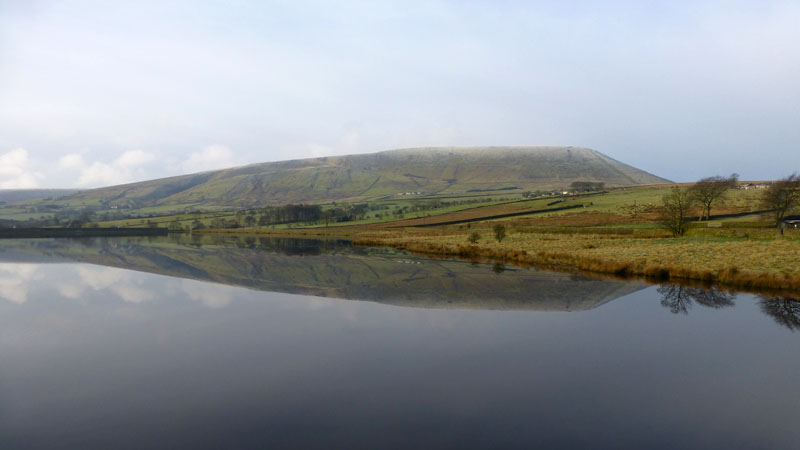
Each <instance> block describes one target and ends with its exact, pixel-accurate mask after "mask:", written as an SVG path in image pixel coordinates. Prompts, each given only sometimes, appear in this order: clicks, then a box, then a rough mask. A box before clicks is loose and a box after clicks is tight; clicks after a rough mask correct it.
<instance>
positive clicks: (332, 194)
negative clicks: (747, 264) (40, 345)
mask: <svg viewBox="0 0 800 450" xmlns="http://www.w3.org/2000/svg"><path fill="white" fill-rule="evenodd" d="M573 181H595V182H605V183H606V185H607V186H609V187H614V186H632V185H642V184H657V183H664V182H667V180H664V179H663V178H659V177H657V176H654V175H651V174H649V173H647V172H644V171H642V170H639V169H636V168H634V167H631V166H628V165H626V164H623V163H621V162H619V161H616V160H614V159H611V158H609V157H608V156H606V155H604V154H602V153H600V152H597V151H594V150H591V149H587V148H581V147H458V148H456V147H439V148H418V149H403V150H391V151H385V152H379V153H371V154H363V155H348V156H336V157H325V158H313V159H301V160H291V161H281V162H270V163H260V164H252V165H248V166H242V167H234V168H230V169H224V170H217V171H210V172H203V173H197V174H192V175H184V176H178V177H171V178H164V179H158V180H150V181H144V182H139V183H132V184H126V185H119V186H111V187H106V188H100V189H93V190H89V191H83V192H80V193H76V194H73V195H68V196H65V197H62V198H61V199H59V201H58V202H56V203H59V204H62V205H70V206H76V205H93V204H94V205H96V204H98V203H99V204H103V205H104V206H107V207H111V208H114V207H118V208H142V207H154V206H169V207H174V208H176V209H179V208H192V207H198V208H208V207H214V206H217V207H220V206H225V207H230V206H239V207H243V206H248V207H249V206H267V205H283V204H287V203H301V202H305V203H323V202H330V201H344V200H348V201H362V200H374V199H380V198H388V197H390V196H397V195H400V194H406V193H413V194H411V195H415V196H424V195H442V194H464V193H468V192H487V191H494V190H502V189H506V190H512V191H516V192H521V191H522V190H537V189H543V190H550V189H563V188H567V187H568V186H569V185H570V183H572V182H573Z"/></svg>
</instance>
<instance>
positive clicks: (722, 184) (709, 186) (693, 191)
mask: <svg viewBox="0 0 800 450" xmlns="http://www.w3.org/2000/svg"><path fill="white" fill-rule="evenodd" d="M738 180H739V174H736V173H734V174H731V176H729V177H721V176H719V175H717V176H713V177H706V178H702V179H700V180H699V181H698V182H697V183H695V184H694V185H693V186H692V187H690V188H689V197H691V199H692V200H694V201H696V202H697V203H699V204H700V205H701V206H702V207H703V212H702V214H701V215H700V220H703V218H705V219H706V220H708V219H710V218H711V205H713V204H714V203H715V202H719V201H721V200H723V199H724V198H725V194H726V193H727V192H728V189H731V188H733V187H734V186H736V182H737V181H738Z"/></svg>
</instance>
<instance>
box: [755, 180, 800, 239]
mask: <svg viewBox="0 0 800 450" xmlns="http://www.w3.org/2000/svg"><path fill="white" fill-rule="evenodd" d="M798 204H800V175H797V173H793V174H791V175H789V176H788V177H786V178H783V179H780V180H778V181H774V182H772V185H771V186H769V187H768V188H767V189H766V190H765V191H764V193H763V194H762V195H761V206H762V207H763V208H764V209H770V210H772V212H773V214H774V217H775V226H777V227H778V228H780V229H781V233H783V228H782V227H781V224H782V222H783V218H784V217H785V216H786V213H787V212H789V211H791V210H792V209H794V208H795V207H797V205H798Z"/></svg>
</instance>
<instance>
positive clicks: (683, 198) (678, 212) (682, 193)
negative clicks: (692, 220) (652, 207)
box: [661, 187, 692, 237]
mask: <svg viewBox="0 0 800 450" xmlns="http://www.w3.org/2000/svg"><path fill="white" fill-rule="evenodd" d="M661 202H662V206H661V226H662V227H664V228H665V229H667V230H668V231H669V232H670V233H672V236H673V237H678V236H683V235H684V234H686V230H687V229H688V228H689V210H690V209H691V207H692V201H691V199H690V198H689V194H688V193H687V191H686V190H684V189H681V188H679V187H674V188H672V189H670V192H669V194H665V195H664V196H663V197H661Z"/></svg>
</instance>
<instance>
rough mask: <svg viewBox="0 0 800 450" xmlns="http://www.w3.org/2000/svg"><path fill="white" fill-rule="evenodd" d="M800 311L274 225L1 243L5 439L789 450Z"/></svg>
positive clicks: (795, 431) (0, 380) (160, 444)
mask: <svg viewBox="0 0 800 450" xmlns="http://www.w3.org/2000/svg"><path fill="white" fill-rule="evenodd" d="M797 329H800V302H796V301H792V300H787V299H785V298H781V297H775V296H768V295H764V296H757V295H752V294H734V293H729V292H723V291H718V290H704V289H700V288H691V287H679V286H661V287H659V286H648V285H646V284H643V283H641V282H624V281H618V280H608V279H595V278H588V277H586V276H582V275H575V274H562V273H552V272H545V271H538V270H535V269H526V268H516V267H512V266H503V265H497V264H488V263H478V264H475V263H469V262H460V261H432V260H427V259H423V258H417V257H413V256H409V255H406V254H402V253H397V252H393V251H388V250H368V249H353V248H350V247H348V246H347V245H345V244H342V243H335V242H319V241H296V240H269V239H226V240H211V239H208V240H203V239H195V240H191V239H189V238H184V239H182V240H180V241H175V240H168V239H131V238H116V239H90V240H47V239H43V240H14V241H8V240H7V241H2V242H0V361H2V363H0V448H2V449H11V448H75V449H92V448H214V449H219V448H326V449H327V448H648V449H661V448H663V449H677V448H683V449H687V448H725V449H761V448H763V449H796V448H800V425H798V419H800V389H798V386H800V384H799V383H798V382H799V381H800V352H798V343H800V333H798V332H796V331H795V330H797Z"/></svg>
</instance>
